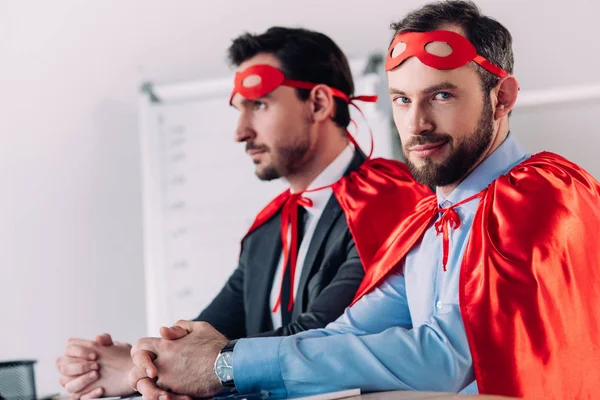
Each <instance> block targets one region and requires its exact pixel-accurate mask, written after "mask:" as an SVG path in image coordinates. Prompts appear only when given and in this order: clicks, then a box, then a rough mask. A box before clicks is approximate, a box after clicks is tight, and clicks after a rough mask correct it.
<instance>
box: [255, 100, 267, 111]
mask: <svg viewBox="0 0 600 400" xmlns="http://www.w3.org/2000/svg"><path fill="white" fill-rule="evenodd" d="M252 105H253V106H254V109H255V110H264V109H265V108H266V107H267V105H266V104H265V103H264V102H262V101H260V100H254V101H253V102H252Z"/></svg>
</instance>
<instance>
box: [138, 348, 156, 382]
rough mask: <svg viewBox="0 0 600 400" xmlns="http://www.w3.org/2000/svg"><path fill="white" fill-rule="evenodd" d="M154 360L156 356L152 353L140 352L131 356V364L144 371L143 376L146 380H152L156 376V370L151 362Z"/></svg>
mask: <svg viewBox="0 0 600 400" xmlns="http://www.w3.org/2000/svg"><path fill="white" fill-rule="evenodd" d="M155 358H156V355H155V354H154V353H151V352H149V351H146V350H140V351H137V352H136V353H135V354H134V355H133V364H134V365H135V366H136V367H138V368H140V370H142V371H145V374H146V376H147V377H148V378H151V379H153V378H156V377H157V376H158V370H157V369H156V365H154V362H153V360H154V359H155Z"/></svg>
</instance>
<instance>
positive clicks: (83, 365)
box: [58, 359, 99, 376]
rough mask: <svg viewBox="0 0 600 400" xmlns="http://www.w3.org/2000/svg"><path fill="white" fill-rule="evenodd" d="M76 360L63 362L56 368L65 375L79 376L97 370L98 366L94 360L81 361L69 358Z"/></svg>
mask: <svg viewBox="0 0 600 400" xmlns="http://www.w3.org/2000/svg"><path fill="white" fill-rule="evenodd" d="M71 360H77V361H71V362H64V363H62V364H61V365H60V367H59V368H58V370H59V371H60V373H61V374H63V375H66V376H79V375H82V374H85V373H86V372H90V371H97V370H98V369H99V366H98V364H97V363H95V362H89V361H82V360H78V359H71Z"/></svg>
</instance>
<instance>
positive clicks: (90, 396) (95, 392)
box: [80, 387, 104, 400]
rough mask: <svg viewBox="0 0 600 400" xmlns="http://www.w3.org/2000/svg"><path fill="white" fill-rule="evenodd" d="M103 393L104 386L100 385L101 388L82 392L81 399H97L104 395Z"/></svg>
mask: <svg viewBox="0 0 600 400" xmlns="http://www.w3.org/2000/svg"><path fill="white" fill-rule="evenodd" d="M103 394H104V388H101V387H99V388H96V389H94V390H92V391H91V392H87V393H85V394H82V395H81V397H80V399H81V400H89V399H97V398H99V397H102V395H103Z"/></svg>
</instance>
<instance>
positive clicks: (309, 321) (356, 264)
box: [255, 235, 364, 337]
mask: <svg viewBox="0 0 600 400" xmlns="http://www.w3.org/2000/svg"><path fill="white" fill-rule="evenodd" d="M349 236H350V240H349V242H348V245H347V249H346V254H347V256H346V259H345V261H344V262H343V263H342V265H341V266H340V267H339V269H338V271H337V273H336V274H335V276H334V277H333V279H332V281H331V282H330V283H329V285H327V287H325V288H324V289H323V290H322V291H321V293H319V295H318V296H317V297H316V298H315V299H314V300H313V301H311V302H310V304H309V305H308V308H307V310H306V312H304V313H302V314H300V315H298V316H297V318H296V319H294V320H293V321H292V322H291V323H290V324H288V325H286V326H282V327H280V328H278V329H275V330H272V331H269V332H265V333H261V334H258V335H256V336H255V337H269V336H289V335H293V334H296V333H298V332H302V331H307V330H309V329H318V328H323V327H325V326H326V325H327V324H328V323H330V322H331V321H335V319H336V318H338V317H339V316H340V315H342V313H343V312H344V309H345V308H346V307H348V305H350V303H351V302H352V299H353V298H354V296H355V295H356V290H357V289H358V287H359V286H360V283H361V282H362V279H363V277H364V268H363V265H362V263H361V261H360V258H359V257H358V252H357V251H356V246H355V245H354V240H353V239H352V237H351V235H349Z"/></svg>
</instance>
